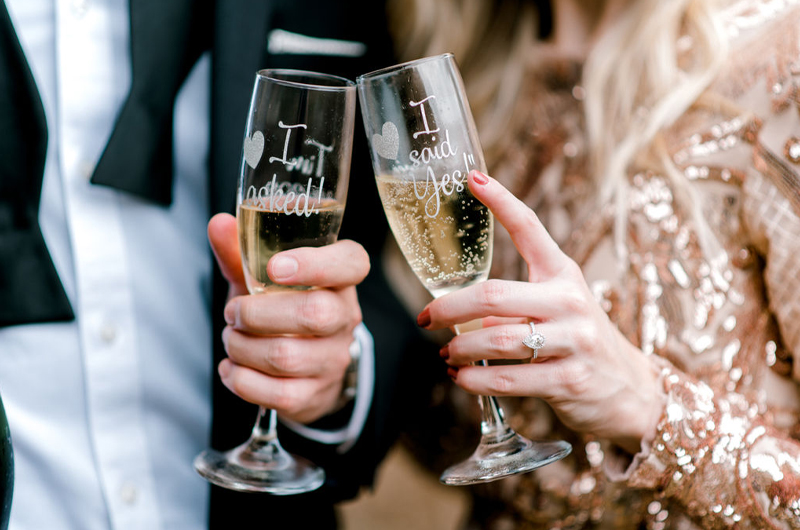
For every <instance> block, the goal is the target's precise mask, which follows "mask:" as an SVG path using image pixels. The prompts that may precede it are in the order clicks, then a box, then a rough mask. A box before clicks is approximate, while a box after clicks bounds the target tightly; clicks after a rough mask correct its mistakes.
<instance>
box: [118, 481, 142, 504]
mask: <svg viewBox="0 0 800 530" xmlns="http://www.w3.org/2000/svg"><path fill="white" fill-rule="evenodd" d="M138 497H139V490H138V489H137V488H136V485H135V484H133V483H131V482H126V483H125V484H123V485H122V488H120V490H119V498H120V499H122V502H124V503H125V504H127V505H132V504H134V503H135V502H136V499H137V498H138Z"/></svg>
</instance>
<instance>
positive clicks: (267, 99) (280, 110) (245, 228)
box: [194, 70, 356, 495]
mask: <svg viewBox="0 0 800 530" xmlns="http://www.w3.org/2000/svg"><path fill="white" fill-rule="evenodd" d="M355 105H356V90H355V83H353V82H352V81H350V80H348V79H344V78H341V77H336V76H331V75H326V74H319V73H315V72H303V71H296V70H262V71H259V72H258V74H257V75H256V80H255V86H254V88H253V97H252V99H251V101H250V112H249V116H248V120H247V126H246V129H245V136H244V145H243V148H242V162H241V170H240V174H239V186H238V192H237V212H236V217H237V222H238V227H239V246H240V248H241V252H242V265H243V266H244V275H245V280H246V282H247V288H248V290H249V291H250V293H251V295H255V296H269V294H268V293H269V291H274V290H280V289H307V287H301V286H290V287H287V286H282V285H276V284H274V283H273V282H272V281H271V280H270V279H269V277H268V276H267V262H268V261H269V260H270V258H271V257H272V256H273V255H275V254H277V253H278V252H280V251H282V250H288V249H292V248H297V247H303V246H306V247H308V246H310V247H320V246H323V245H329V244H331V243H334V242H336V238H337V236H338V233H339V227H340V225H341V222H342V216H343V214H344V205H345V199H346V196H347V183H348V180H349V175H350V157H351V152H352V145H353V122H354V121H355ZM194 465H195V469H197V471H198V472H199V473H200V474H201V475H202V476H203V477H205V478H206V479H207V480H209V481H210V482H212V483H214V484H217V485H219V486H223V487H226V488H229V489H234V490H244V491H260V492H266V493H272V494H274V495H292V494H298V493H304V492H307V491H311V490H314V489H317V488H318V487H320V486H321V485H322V483H323V482H324V481H325V472H324V471H323V470H322V469H321V468H319V467H317V466H316V465H314V464H313V463H311V462H309V461H308V460H306V459H304V458H302V457H299V456H295V455H291V454H289V453H287V452H286V451H285V450H284V449H283V448H282V447H281V444H280V443H279V442H278V435H277V414H276V412H275V411H274V410H265V409H264V408H263V407H260V408H259V412H258V418H257V419H256V423H255V426H254V427H253V431H252V434H251V435H250V438H249V439H248V440H247V441H246V442H245V443H244V444H242V445H240V446H238V447H235V448H233V449H231V450H230V451H227V452H219V451H215V450H213V449H208V450H206V451H204V452H202V453H201V454H200V455H198V456H197V458H196V459H195V462H194Z"/></svg>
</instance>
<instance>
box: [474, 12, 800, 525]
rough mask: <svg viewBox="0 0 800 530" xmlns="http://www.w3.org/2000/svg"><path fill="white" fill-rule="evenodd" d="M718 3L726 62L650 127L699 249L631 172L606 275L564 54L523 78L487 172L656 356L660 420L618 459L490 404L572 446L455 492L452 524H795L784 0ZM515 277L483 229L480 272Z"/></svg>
mask: <svg viewBox="0 0 800 530" xmlns="http://www.w3.org/2000/svg"><path fill="white" fill-rule="evenodd" d="M736 8H737V11H736V12H735V14H734V15H732V16H731V21H730V23H731V25H730V32H731V36H732V38H733V43H734V48H733V52H732V54H731V58H732V61H731V65H730V66H729V67H728V68H727V69H726V70H724V71H723V72H722V73H721V74H720V77H719V79H718V80H717V81H716V82H715V84H714V85H713V86H712V89H711V90H710V91H709V96H708V97H706V98H704V99H703V102H701V103H700V104H698V105H696V106H695V107H693V108H692V109H690V111H688V112H687V114H686V115H685V116H684V117H683V118H682V119H680V120H679V121H678V122H677V123H675V124H674V126H672V127H671V128H670V130H668V131H667V132H666V145H667V148H668V150H669V154H670V155H671V160H672V162H673V164H674V166H675V167H676V168H678V170H679V171H680V172H681V173H682V176H683V177H685V178H686V179H688V181H689V182H690V185H691V187H692V189H693V190H695V192H696V193H695V198H696V200H697V201H698V203H696V204H697V206H698V208H699V211H701V212H702V218H703V219H705V220H706V221H705V222H706V223H707V227H706V228H707V229H708V231H709V232H710V233H711V234H713V235H714V238H713V240H714V241H716V243H715V244H711V243H707V242H706V241H705V240H704V239H703V232H702V230H700V228H699V226H698V222H697V221H696V217H695V216H693V215H692V211H691V208H689V207H688V206H687V204H690V202H689V201H687V200H684V197H683V196H682V195H681V193H682V192H681V191H680V190H679V189H676V187H675V185H674V184H673V180H672V178H671V177H670V176H669V175H667V174H665V173H664V172H659V171H658V170H654V169H649V168H641V169H636V170H633V171H631V173H630V175H629V178H630V193H629V197H628V209H629V210H628V216H627V220H626V224H627V234H626V237H625V243H626V249H627V252H628V259H627V261H626V262H625V263H626V266H625V267H623V268H622V269H623V270H622V271H621V272H620V269H621V267H620V262H619V260H617V258H616V256H617V255H616V254H615V253H614V251H613V249H614V247H613V238H612V236H611V233H612V232H611V228H612V226H613V218H612V216H611V214H610V212H607V211H599V212H598V211H596V210H592V208H591V207H589V206H587V205H589V204H591V201H590V199H591V189H592V188H591V186H590V185H589V183H587V182H586V181H585V178H586V177H585V175H586V160H585V153H584V145H585V142H584V139H583V136H582V134H581V130H582V126H583V121H582V117H581V116H582V115H581V100H582V97H583V91H582V89H581V88H580V86H579V80H580V65H575V64H551V65H547V66H546V67H543V68H542V69H541V71H538V72H537V75H536V76H535V78H536V79H535V80H534V81H532V82H531V87H532V88H531V92H530V93H529V94H528V95H527V97H528V98H529V101H530V106H529V108H530V120H527V121H528V123H530V124H532V125H530V126H529V127H528V128H526V129H525V130H524V131H520V132H519V134H516V135H514V136H513V138H514V140H513V144H512V145H511V146H510V148H509V149H508V158H507V160H508V164H507V165H506V166H505V171H503V170H500V171H498V172H495V175H494V176H495V177H497V178H499V179H500V180H501V181H503V182H504V183H505V184H506V185H507V186H509V187H510V188H511V189H512V190H513V191H514V192H515V193H516V194H517V196H518V197H520V198H522V199H523V200H525V201H526V202H527V203H528V204H529V205H530V206H531V207H532V208H534V210H535V211H536V212H537V214H538V215H539V216H540V218H541V219H542V221H543V222H544V224H545V225H546V226H547V227H548V229H549V230H550V232H551V234H552V235H553V236H554V238H556V239H557V240H558V241H559V243H560V244H561V246H562V248H563V249H565V251H566V252H567V253H568V254H570V255H571V256H572V257H573V258H574V259H575V260H576V261H578V262H579V263H580V264H581V265H582V267H583V269H584V272H585V274H586V276H587V279H588V281H589V282H590V286H591V287H592V289H593V292H594V293H595V295H596V296H597V298H598V300H599V301H600V303H601V304H602V306H603V308H604V309H605V310H606V311H607V312H608V314H609V315H610V317H611V318H612V320H613V321H614V322H615V323H616V324H617V325H618V326H619V328H620V329H621V330H622V331H623V333H624V334H625V335H626V336H627V337H628V338H629V340H631V341H632V342H633V343H634V344H636V345H638V346H639V347H640V348H641V350H642V352H643V354H644V355H649V356H652V358H653V359H654V361H655V363H656V364H657V365H658V366H659V367H660V369H661V378H660V381H661V384H662V385H663V396H664V413H663V417H662V419H661V421H660V423H659V425H658V429H657V432H655V433H653V434H652V437H651V438H650V439H648V440H645V441H644V442H643V446H642V450H641V452H640V453H639V454H637V455H635V456H633V457H631V456H630V455H623V454H620V453H619V452H618V451H617V450H615V448H613V447H610V446H609V445H608V444H607V443H605V442H604V441H602V440H594V439H591V438H587V437H583V436H578V435H576V434H574V433H571V432H569V431H567V430H566V429H564V428H562V427H560V426H559V423H558V421H557V419H555V417H554V416H553V414H552V413H551V411H550V409H549V408H548V407H547V406H546V405H544V404H542V403H541V402H539V401H537V400H534V399H518V400H509V401H506V402H504V404H505V406H506V408H507V414H508V416H509V418H510V422H511V423H512V425H513V427H514V428H516V429H517V430H518V431H520V432H521V433H523V434H525V435H527V436H529V437H532V438H534V439H536V438H539V439H542V438H564V439H568V440H569V441H571V442H572V443H573V447H574V452H573V454H572V455H571V456H570V457H568V458H567V459H565V460H563V461H560V462H557V463H555V464H552V465H550V466H546V467H544V468H541V469H539V470H537V471H535V472H533V473H529V474H525V475H521V476H516V477H511V478H508V479H504V480H501V481H497V482H493V483H490V484H486V485H482V486H478V487H475V488H474V492H475V501H474V507H473V508H474V509H473V517H472V522H471V523H470V524H471V527H474V528H488V529H492V530H506V529H512V528H513V529H517V528H519V529H534V528H535V529H539V528H543V529H548V528H553V529H585V528H592V529H594V528H601V529H642V528H647V529H653V530H659V529H700V528H703V529H722V528H742V529H772V528H779V529H785V528H800V443H798V439H800V390H799V388H800V387H799V386H798V384H799V382H800V360H798V361H795V360H794V359H800V165H799V163H798V161H800V140H798V138H800V5H798V3H797V2H785V1H783V2H775V1H771V2H739V3H737V5H736ZM713 102H717V103H719V102H725V104H713ZM524 270H525V269H524V266H523V264H522V263H521V262H520V258H519V257H518V254H517V253H516V251H515V250H514V249H513V245H511V243H510V241H509V239H508V237H507V234H504V233H502V232H501V231H499V230H498V232H497V243H496V253H495V271H494V273H495V275H496V276H502V277H505V278H511V279H526V278H525V277H524V272H523V271H524Z"/></svg>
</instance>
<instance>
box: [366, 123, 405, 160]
mask: <svg viewBox="0 0 800 530" xmlns="http://www.w3.org/2000/svg"><path fill="white" fill-rule="evenodd" d="M381 133H382V134H373V135H372V148H373V149H374V150H375V152H376V153H378V154H379V155H380V156H382V157H383V158H387V159H389V160H396V159H397V151H398V150H399V149H400V134H399V133H398V132H397V126H396V125H395V124H394V123H392V122H390V121H387V122H386V123H384V124H383V129H382V130H381Z"/></svg>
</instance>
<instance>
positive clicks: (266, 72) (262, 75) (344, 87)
mask: <svg viewBox="0 0 800 530" xmlns="http://www.w3.org/2000/svg"><path fill="white" fill-rule="evenodd" d="M278 76H286V77H278ZM256 77H257V78H258V79H264V80H269V81H271V82H273V83H276V84H279V85H283V86H291V87H295V88H305V89H310V90H328V91H332V92H347V91H349V90H352V89H354V88H355V87H356V83H355V82H354V81H352V80H351V79H347V78H346V77H342V76H338V75H333V74H325V73H322V72H313V71H311V70H296V69H293V68H263V69H261V70H258V71H257V72H256ZM287 77H288V79H287ZM292 77H297V78H298V79H297V80H296V79H291V78H292ZM301 78H306V80H305V81H300V80H299V79H301ZM313 79H320V80H322V79H326V80H329V81H335V82H337V83H339V84H331V85H325V84H321V83H319V84H318V83H313V82H310V81H311V80H313Z"/></svg>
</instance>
